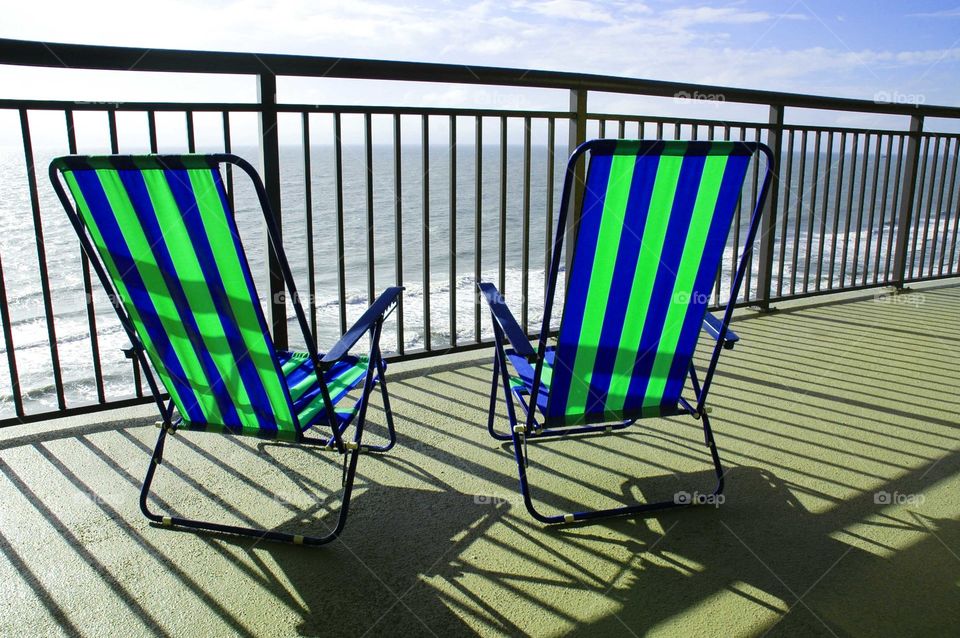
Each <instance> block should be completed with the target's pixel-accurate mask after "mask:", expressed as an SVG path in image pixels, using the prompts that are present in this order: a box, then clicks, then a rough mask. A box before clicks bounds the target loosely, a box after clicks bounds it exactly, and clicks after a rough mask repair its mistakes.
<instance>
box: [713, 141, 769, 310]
mask: <svg viewBox="0 0 960 638" xmlns="http://www.w3.org/2000/svg"><path fill="white" fill-rule="evenodd" d="M740 141H741V142H745V141H747V129H746V127H743V126H741V127H740ZM778 161H779V160H778ZM779 188H780V185H779V184H777V183H776V182H774V183H773V184H772V186H771V188H770V194H769V195H768V197H771V196H773V191H775V190H778V189H779ZM745 198H746V193H744V192H743V190H742V189H741V191H740V197H738V198H737V210H736V212H735V213H734V215H735V218H734V219H735V222H734V223H735V224H736V225H735V228H737V229H738V232H737V234H735V235H734V237H733V251H732V252H731V253H730V289H731V290H733V282H734V279H736V276H737V264H738V263H739V259H740V234H739V228H740V224H741V223H742V219H743V202H744V199H745ZM764 210H766V209H764ZM764 217H766V215H764ZM762 227H763V224H762V222H761V228H762ZM771 242H772V238H771ZM761 259H762V255H761ZM761 263H762V261H761ZM757 286H758V290H757V292H758V295H759V293H760V288H759V286H760V277H759V273H758V277H757ZM767 296H768V297H769V294H768V295H767ZM719 303H720V287H719V286H718V287H717V304H719Z"/></svg>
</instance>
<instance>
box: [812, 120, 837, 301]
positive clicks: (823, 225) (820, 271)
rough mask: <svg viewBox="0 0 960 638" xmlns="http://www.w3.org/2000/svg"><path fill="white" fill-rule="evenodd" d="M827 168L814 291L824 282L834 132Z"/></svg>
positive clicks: (826, 162) (827, 158) (828, 135)
mask: <svg viewBox="0 0 960 638" xmlns="http://www.w3.org/2000/svg"><path fill="white" fill-rule="evenodd" d="M824 166H826V167H827V174H826V176H825V177H824V182H823V202H822V204H821V205H820V209H821V211H820V232H819V235H820V238H819V241H818V242H817V281H816V283H815V284H814V288H813V289H814V290H816V291H819V290H820V285H821V283H820V282H821V281H822V280H823V250H824V248H825V247H826V246H825V244H826V234H827V209H828V207H829V205H830V204H829V202H830V181H831V176H832V174H833V131H829V132H828V133H827V157H826V159H825V161H824Z"/></svg>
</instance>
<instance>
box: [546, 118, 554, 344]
mask: <svg viewBox="0 0 960 638" xmlns="http://www.w3.org/2000/svg"><path fill="white" fill-rule="evenodd" d="M556 133H557V130H556V121H555V120H554V118H552V117H551V118H548V119H547V192H546V200H547V201H546V211H545V215H544V219H545V220H546V224H545V226H546V227H545V228H544V235H543V237H544V241H543V290H544V294H546V290H547V284H548V283H549V279H550V260H551V259H552V258H553V189H554V186H555V185H554V177H553V172H554V171H555V170H556V167H555V164H554V161H555V159H556V157H555V156H556V148H555V147H556ZM544 302H546V298H544ZM544 308H546V304H544ZM548 328H549V326H548Z"/></svg>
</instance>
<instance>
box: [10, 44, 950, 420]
mask: <svg viewBox="0 0 960 638" xmlns="http://www.w3.org/2000/svg"><path fill="white" fill-rule="evenodd" d="M0 64H8V65H19V66H38V67H54V68H63V67H68V68H70V69H101V70H111V71H128V70H131V69H136V70H137V71H162V72H175V73H214V74H215V73H226V74H240V75H250V76H254V77H256V78H257V82H258V101H257V102H255V103H200V102H176V103H167V102H126V103H110V104H104V103H85V102H75V101H68V100H24V99H16V100H14V99H0V116H3V115H4V114H7V115H11V116H12V117H11V118H8V119H6V120H4V119H0V127H3V126H4V122H10V121H12V122H13V124H9V125H8V126H15V127H17V128H19V137H20V140H21V142H22V144H21V146H22V158H18V159H17V161H13V160H11V159H9V158H8V160H7V162H6V164H2V165H0V166H5V167H6V169H5V174H3V175H0V177H2V182H3V183H6V184H10V183H14V184H17V185H19V186H20V187H22V190H23V192H24V193H25V194H23V195H22V196H20V197H19V198H18V197H15V196H9V195H4V196H3V197H2V198H0V216H2V217H3V219H4V223H5V224H9V225H11V230H10V232H9V233H6V232H5V233H4V235H8V234H9V236H10V237H12V239H9V240H8V243H7V244H6V245H4V243H3V241H2V238H0V323H2V327H3V339H4V342H3V347H4V351H5V357H6V361H7V373H8V374H7V379H6V382H5V384H4V385H3V386H0V392H2V393H3V394H5V395H6V397H5V399H4V403H3V404H0V425H11V424H14V423H22V422H25V421H33V420H40V419H46V418H51V417H53V416H60V415H66V414H71V413H78V412H84V411H92V410H98V409H103V408H107V407H115V406H120V405H129V404H132V403H137V402H142V401H144V400H145V398H144V396H143V388H142V387H141V384H140V371H139V370H137V369H136V368H135V367H134V370H133V375H130V372H129V367H125V368H123V370H122V371H120V369H119V368H118V367H117V358H118V357H120V355H119V352H117V348H116V347H115V346H116V345H117V344H116V341H117V339H118V338H119V335H118V333H117V332H116V331H113V332H111V330H110V326H113V325H114V324H115V323H116V321H115V319H113V318H112V317H111V316H110V313H111V312H112V310H111V309H110V307H109V303H108V302H107V301H106V300H105V298H101V297H98V295H99V291H98V290H97V289H96V288H97V287H96V286H94V285H93V284H92V281H91V278H90V271H89V268H88V265H87V263H86V260H85V259H84V258H83V257H82V255H80V254H79V249H78V248H77V246H76V240H75V238H73V237H71V236H70V235H69V233H65V232H61V231H63V228H62V222H63V213H62V212H61V211H60V210H59V204H57V203H56V202H55V200H53V199H52V195H51V193H50V192H49V191H50V189H49V188H48V185H47V184H45V183H44V180H39V181H38V172H39V174H40V175H43V174H44V171H43V169H45V162H46V161H47V160H48V158H47V157H41V156H40V155H42V153H41V154H38V153H37V152H35V150H34V145H33V142H32V138H33V129H32V123H31V122H32V118H44V119H45V121H46V120H48V119H49V118H50V117H51V116H52V117H56V118H58V119H59V118H62V120H60V121H61V122H62V125H63V126H64V131H65V133H64V139H63V142H62V144H61V145H60V148H58V149H54V151H55V152H58V153H67V152H69V153H76V152H78V151H79V152H91V151H90V149H88V148H86V147H85V146H83V145H82V144H79V143H78V137H77V132H78V130H79V131H84V132H86V127H94V126H95V125H94V124H91V123H90V122H89V118H90V117H93V116H94V115H95V116H96V117H98V118H100V124H98V125H96V126H105V130H106V137H105V140H106V143H105V145H104V146H105V148H104V149H103V150H109V151H111V152H114V153H116V152H121V151H122V152H130V149H129V148H127V146H129V145H128V144H126V143H122V135H121V133H120V125H119V124H118V120H119V119H120V118H128V117H134V116H135V117H137V118H141V119H143V120H145V123H146V140H144V141H143V142H142V143H140V144H139V145H138V146H137V148H138V149H139V148H140V147H141V146H142V147H143V149H144V150H150V151H152V152H156V151H158V149H159V148H160V147H161V145H163V150H164V151H166V152H170V151H172V150H176V149H179V150H181V151H187V152H194V151H196V150H197V147H198V144H197V131H198V127H199V126H203V131H204V132H205V133H206V134H207V135H206V137H208V138H209V131H210V130H211V129H219V133H218V135H217V137H218V138H219V139H221V140H222V143H221V144H219V147H218V148H216V149H210V150H217V151H221V150H222V151H227V152H231V151H232V152H240V150H241V149H238V148H236V147H235V146H236V145H235V144H234V143H233V138H234V135H233V131H234V128H235V127H236V126H237V124H236V122H237V120H238V118H243V117H255V118H256V119H257V125H258V127H259V133H258V135H257V137H256V139H257V140H258V142H257V147H256V148H255V149H250V150H251V152H255V153H257V154H259V155H260V160H261V173H262V176H263V178H264V182H265V184H266V187H267V192H268V196H269V198H270V200H271V203H272V205H273V208H274V211H275V215H276V221H277V225H278V227H280V228H281V229H283V230H284V231H286V234H285V239H284V246H285V249H286V251H287V254H288V257H289V258H290V260H291V261H292V262H295V263H294V269H295V271H296V273H295V274H296V276H297V277H298V279H301V280H302V281H301V284H300V287H301V289H302V290H304V291H306V294H308V300H307V303H305V304H304V305H305V307H306V308H307V311H308V316H309V320H310V324H311V327H312V329H313V331H314V333H315V334H317V333H318V330H319V331H320V332H322V331H323V330H328V331H330V332H331V333H335V334H339V333H340V332H342V331H344V330H345V329H346V327H347V325H348V321H349V320H350V319H351V317H350V315H351V312H352V305H351V303H350V301H351V300H353V299H354V298H358V299H359V301H358V303H357V304H356V305H357V306H358V308H359V307H362V305H363V304H364V303H366V301H367V300H369V299H372V298H373V297H374V296H375V294H376V293H377V289H378V287H380V288H382V287H384V286H386V285H406V286H407V288H408V294H407V295H406V299H405V301H404V303H403V304H402V305H401V308H400V310H399V311H398V312H397V313H396V316H395V319H394V323H393V324H392V325H391V326H390V331H391V334H392V335H393V337H392V338H393V344H394V348H393V349H394V351H395V352H394V354H393V355H392V357H393V358H412V357H420V356H431V355H435V354H438V353H441V352H450V351H453V350H462V349H467V348H472V347H480V346H483V345H485V344H486V343H487V342H488V336H489V335H487V333H486V332H485V329H486V328H485V325H484V323H483V321H482V314H481V306H480V303H479V301H478V300H477V298H476V295H475V294H474V293H473V290H472V281H473V280H478V279H481V278H486V277H491V278H493V280H494V281H496V282H497V284H498V287H499V288H500V289H501V290H503V291H505V292H506V295H507V298H508V300H510V301H511V303H515V304H516V305H517V306H518V307H517V310H518V315H519V316H520V319H521V323H522V325H523V327H524V329H525V330H528V331H530V330H536V329H538V326H539V321H540V316H539V312H540V308H542V304H540V303H539V302H540V301H542V300H541V299H538V295H539V296H540V297H542V291H543V285H544V282H543V278H544V277H545V273H546V271H547V268H546V264H547V263H548V262H549V260H550V250H551V241H552V233H553V224H554V220H555V219H556V216H555V213H556V211H554V209H553V208H554V205H555V203H556V202H557V201H558V199H559V198H558V196H557V190H558V189H559V187H560V182H561V180H562V171H563V168H564V164H565V157H566V155H567V154H568V152H569V151H570V149H571V148H573V147H575V146H576V145H577V144H579V143H581V142H583V141H585V140H586V139H588V138H591V137H621V138H622V137H632V138H666V139H707V140H710V139H724V140H730V139H734V140H759V141H763V142H765V143H767V144H768V145H770V146H771V148H772V149H773V150H774V155H775V158H776V161H775V164H776V165H775V166H774V175H775V179H776V180H777V181H776V184H777V188H776V189H774V192H773V193H772V196H771V197H770V198H769V199H768V202H767V206H766V210H765V217H764V220H763V225H762V228H761V235H760V238H759V239H758V241H757V244H756V245H755V246H754V250H753V256H752V259H753V264H752V268H751V269H750V270H749V271H748V273H747V280H746V283H745V285H744V287H743V288H742V290H741V297H740V298H739V299H738V300H737V303H738V304H739V305H751V306H758V307H760V308H763V309H766V308H769V307H770V305H771V304H772V303H774V302H777V301H782V300H786V299H795V298H800V297H805V296H810V295H818V294H825V293H830V292H838V291H848V290H856V289H863V288H869V287H876V286H896V287H903V286H904V285H905V284H907V283H909V282H913V281H920V280H926V279H935V278H942V277H951V276H956V275H958V274H960V263H958V262H960V259H958V258H960V255H958V251H957V230H958V227H960V202H958V200H960V188H958V185H957V181H958V180H957V177H958V156H960V135H957V134H949V133H936V132H929V131H924V128H923V127H924V120H925V118H931V117H936V118H951V119H953V120H957V119H960V108H957V107H943V106H931V105H913V104H893V103H875V102H872V101H865V100H852V99H844V98H827V97H818V96H809V95H798V94H789V93H776V92H770V91H752V90H746V89H734V88H726V87H713V86H703V85H689V84H682V83H673V82H657V81H650V80H638V79H629V78H618V77H609V76H597V75H585V74H572V73H552V72H543V71H529V70H518V69H500V68H487V67H469V68H468V67H464V66H457V65H442V64H418V63H406V62H381V61H371V60H343V59H332V58H321V57H307V56H290V55H261V54H257V55H255V54H247V53H214V52H196V51H165V50H147V49H136V48H118V47H95V46H81V45H63V44H48V43H37V42H24V41H14V40H0ZM281 76H304V77H315V78H354V79H366V80H391V81H409V82H434V83H456V84H469V85H493V86H498V87H528V88H541V89H552V90H555V91H564V92H567V93H568V95H569V104H570V107H569V110H559V111H547V110H535V109H512V110H506V109H471V108H445V107H392V106H345V105H307V104H289V103H278V102H277V100H276V94H277V78H278V77H281ZM590 92H603V93H620V94H628V95H644V96H660V97H674V96H684V95H698V94H699V95H722V96H723V100H724V101H726V102H734V103H743V104H759V105H764V106H766V107H768V108H769V117H768V118H767V119H766V120H765V121H761V122H758V121H724V120H721V119H695V118H676V117H669V116H666V115H662V114H661V115H657V114H636V113H635V114H606V113H591V112H590V111H589V110H588V98H589V94H590ZM795 108H802V109H817V110H822V111H853V112H858V113H873V114H892V115H901V116H907V117H908V118H909V127H908V128H906V129H904V130H878V129H865V128H853V127H836V126H811V125H798V124H790V123H787V122H786V121H785V112H786V109H795ZM173 116H176V117H178V118H183V119H182V120H181V122H182V126H183V137H182V138H181V139H179V140H169V139H161V136H160V134H159V132H158V131H159V127H158V119H161V118H164V119H169V118H170V117H173ZM81 118H83V122H80V121H79V120H80V119H81ZM201 119H202V122H201V123H199V124H198V120H201ZM347 120H350V121H351V122H352V123H355V124H357V126H355V127H354V129H355V130H358V131H360V133H359V135H358V136H356V137H352V138H351V137H350V136H346V139H345V133H344V131H345V125H344V122H345V121H347ZM354 121H355V122H354ZM281 125H284V126H291V125H292V126H298V127H299V139H300V144H299V146H298V147H289V146H286V145H284V144H282V143H281V137H280V135H279V132H278V131H279V129H280V126H281ZM321 125H324V126H328V127H330V128H329V129H327V130H328V131H330V132H331V139H332V143H331V144H330V145H329V146H328V145H317V144H315V143H314V140H315V139H316V131H317V130H318V127H319V126H321ZM410 125H413V126H414V127H416V128H418V129H419V136H418V137H419V139H418V141H417V143H416V144H412V145H411V144H409V143H406V142H405V140H404V135H403V131H404V130H405V127H409V126H410ZM375 128H377V129H378V130H386V131H388V133H387V134H386V135H383V136H381V137H382V138H383V137H385V138H386V140H387V143H385V144H379V143H376V144H375V142H374V137H375V136H374V129H375ZM512 129H515V130H516V131H520V133H519V134H518V135H513V136H511V134H510V131H511V130H512ZM0 132H2V130H0ZM6 132H7V133H9V131H6ZM494 132H496V133H497V134H498V139H497V141H496V143H493V144H490V143H489V142H488V140H489V139H490V137H491V134H492V133H494ZM470 133H472V135H469V134H470ZM407 137H409V135H408V136H407ZM516 138H519V140H517V139H516ZM464 139H471V143H469V144H465V143H463V141H462V140H464ZM98 150H100V149H99V147H98ZM752 170H753V173H752V178H750V177H748V180H747V185H746V186H745V188H744V192H743V194H742V202H741V207H740V209H739V210H738V211H737V216H736V219H735V221H734V229H735V230H734V232H733V233H732V234H731V239H730V245H729V246H728V255H727V257H725V260H724V264H723V266H722V268H721V270H720V272H719V273H718V276H717V280H716V284H715V286H714V290H713V294H712V297H711V300H710V303H711V306H712V307H719V306H720V305H721V304H724V303H725V302H726V296H725V294H726V290H728V289H729V283H730V281H731V280H732V277H733V270H734V265H735V260H736V255H737V254H738V253H739V251H741V250H742V249H743V248H744V247H743V245H742V242H743V237H744V231H745V229H746V223H747V221H748V220H747V219H746V217H747V215H748V214H749V211H750V209H749V202H750V201H751V200H752V198H753V195H754V193H755V192H756V188H757V185H758V179H759V165H755V166H754V167H753V168H752ZM291 174H293V175H294V176H293V177H289V175H291ZM24 178H26V179H24ZM226 178H227V187H228V191H229V197H230V199H231V204H232V205H235V208H236V210H237V214H238V218H239V217H240V216H242V213H243V210H244V203H243V199H242V193H241V190H242V186H241V185H240V184H237V185H235V184H234V182H233V176H232V175H231V174H230V173H229V172H228V173H227V175H226ZM5 192H8V191H5ZM411 193H412V194H411ZM577 196H578V194H577V193H576V192H575V193H574V201H576V198H577ZM14 226H15V228H13V227H14ZM17 233H20V234H19V235H18V234H17ZM26 236H30V238H31V241H32V248H31V249H29V250H28V249H25V248H24V246H23V245H22V241H21V240H22V239H23V238H25V237H26ZM318 237H322V238H329V240H327V241H318ZM17 238H19V239H17ZM331 240H332V241H331ZM9 242H16V245H11V244H10V243H9ZM259 245H260V246H261V247H262V255H257V254H251V259H252V260H253V261H254V262H257V261H258V260H259V262H262V263H260V265H261V266H262V268H261V271H262V272H261V274H262V277H261V279H262V281H259V282H258V283H259V284H260V285H261V288H260V289H261V290H263V291H266V293H267V296H266V298H265V302H266V303H265V305H266V307H267V308H268V311H269V321H270V323H271V325H272V329H273V335H274V340H275V341H276V343H277V344H278V346H279V347H286V346H287V345H288V342H289V341H290V338H289V336H288V334H287V324H288V308H287V303H286V300H285V298H284V291H283V283H282V279H281V277H280V273H279V267H278V265H277V261H276V256H275V255H273V254H272V251H268V250H267V247H266V244H265V242H264V243H261V244H259ZM29 253H34V254H33V255H30V254H29ZM34 260H35V263H36V268H35V269H34V268H33V267H32V266H30V267H28V264H32V263H33V261H34ZM51 264H53V266H51ZM541 265H542V268H541ZM5 269H6V270H5ZM51 269H53V270H54V271H55V276H54V277H53V279H51ZM25 271H29V272H25ZM358 279H362V281H360V282H359V283H357V282H356V280H358ZM11 281H12V282H13V283H15V284H16V286H14V287H11V286H10V285H9V284H10V283H11ZM444 287H445V289H444ZM417 288H419V294H417ZM24 291H26V292H24ZM81 291H82V301H81V302H76V301H75V300H76V299H77V297H76V295H77V293H80V292H81ZM70 295H73V297H70ZM324 295H326V297H325V296H324ZM71 300H73V301H71ZM65 325H68V326H69V330H67V332H70V334H69V335H67V336H64V334H62V333H58V329H60V328H63V327H64V326H65ZM71 331H72V332H71ZM108 341H109V343H108ZM319 341H320V342H321V343H323V342H324V341H325V339H324V338H322V336H321V337H320V338H319ZM290 345H292V346H295V345H296V343H293V344H290ZM67 350H69V352H68V353H67V355H65V354H64V353H65V352H66V351H67ZM41 353H42V354H41ZM125 365H127V364H125ZM65 370H66V373H65ZM25 375H26V376H29V377H30V378H31V381H30V382H29V383H26V384H25V383H24V381H23V377H24V376H25Z"/></svg>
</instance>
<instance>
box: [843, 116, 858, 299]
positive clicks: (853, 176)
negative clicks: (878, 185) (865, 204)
mask: <svg viewBox="0 0 960 638" xmlns="http://www.w3.org/2000/svg"><path fill="white" fill-rule="evenodd" d="M852 139H853V143H852V144H851V145H850V188H848V189H847V213H846V215H845V216H844V222H845V223H844V229H843V249H842V250H841V251H840V252H841V255H840V287H841V288H844V287H846V278H847V252H848V248H849V246H850V226H851V223H852V221H851V219H852V217H853V192H854V190H856V184H857V147H858V145H859V141H860V134H859V133H852Z"/></svg>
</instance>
